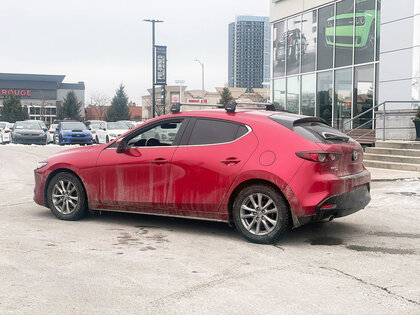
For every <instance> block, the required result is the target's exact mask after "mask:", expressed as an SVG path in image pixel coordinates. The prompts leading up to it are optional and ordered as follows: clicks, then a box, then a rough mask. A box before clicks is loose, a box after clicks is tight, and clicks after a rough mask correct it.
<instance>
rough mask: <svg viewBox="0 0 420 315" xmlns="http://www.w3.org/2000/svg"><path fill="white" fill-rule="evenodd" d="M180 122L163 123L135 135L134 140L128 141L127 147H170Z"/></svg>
mask: <svg viewBox="0 0 420 315" xmlns="http://www.w3.org/2000/svg"><path fill="white" fill-rule="evenodd" d="M181 125H182V120H180V121H170V122H164V123H162V124H160V125H157V126H154V127H152V128H150V129H147V130H145V131H143V132H142V133H140V134H138V135H136V136H135V137H134V138H131V139H130V140H128V146H129V147H146V146H147V147H152V146H153V147H156V146H159V147H161V146H172V145H173V142H174V140H175V137H176V135H177V134H178V131H179V129H180V128H181Z"/></svg>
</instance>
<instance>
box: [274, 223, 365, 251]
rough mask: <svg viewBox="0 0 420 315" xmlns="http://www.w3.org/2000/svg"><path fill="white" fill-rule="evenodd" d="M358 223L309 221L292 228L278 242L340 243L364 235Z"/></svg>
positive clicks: (329, 244)
mask: <svg viewBox="0 0 420 315" xmlns="http://www.w3.org/2000/svg"><path fill="white" fill-rule="evenodd" d="M366 234H367V231H365V230H364V229H363V228H362V227H361V226H360V225H358V224H356V223H351V222H344V221H339V220H337V221H335V220H334V221H333V222H329V221H327V220H324V221H320V222H314V223H309V224H306V225H304V226H301V227H299V228H296V229H293V230H292V231H290V232H289V233H288V234H286V235H284V237H283V238H282V239H281V240H280V241H279V243H283V244H288V245H296V244H302V243H306V244H307V243H309V244H311V245H328V246H333V245H342V244H346V243H347V242H349V241H353V240H355V239H358V238H360V237H361V235H366Z"/></svg>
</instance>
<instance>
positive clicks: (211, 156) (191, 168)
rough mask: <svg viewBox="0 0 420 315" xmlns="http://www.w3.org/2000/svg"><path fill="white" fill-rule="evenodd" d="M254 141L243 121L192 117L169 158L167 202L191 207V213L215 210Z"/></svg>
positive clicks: (176, 207)
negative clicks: (179, 142) (169, 172)
mask: <svg viewBox="0 0 420 315" xmlns="http://www.w3.org/2000/svg"><path fill="white" fill-rule="evenodd" d="M186 138H188V139H186ZM257 143H258V142H257V138H256V136H255V135H254V134H253V133H252V131H251V128H250V127H249V126H246V125H244V124H240V123H237V122H233V121H227V120H221V119H208V118H197V119H193V120H192V121H191V122H190V123H189V127H188V129H187V131H186V132H185V135H184V138H183V139H182V142H181V144H180V146H179V147H178V149H177V150H176V152H175V154H174V156H173V158H172V169H171V182H170V186H169V192H168V197H167V204H168V206H169V207H171V208H174V209H177V210H182V211H192V212H191V213H190V215H192V216H194V215H195V213H194V211H200V212H214V211H217V210H218V208H219V205H220V203H221V201H222V200H223V198H224V196H225V194H226V193H227V191H228V189H229V187H230V185H231V184H232V183H233V181H234V179H235V178H236V176H237V175H238V173H239V171H240V169H241V168H242V167H243V165H244V164H245V163H246V161H247V160H248V159H249V157H250V156H251V154H252V153H253V152H254V150H255V148H256V147H257ZM184 214H185V215H188V213H184Z"/></svg>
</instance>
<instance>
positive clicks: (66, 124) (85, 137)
mask: <svg viewBox="0 0 420 315" xmlns="http://www.w3.org/2000/svg"><path fill="white" fill-rule="evenodd" d="M55 137H56V139H57V140H58V144H60V145H65V144H92V143H93V138H92V133H91V132H90V130H89V128H88V127H86V125H85V124H84V123H82V122H80V121H60V122H59V123H58V126H57V129H56V130H55Z"/></svg>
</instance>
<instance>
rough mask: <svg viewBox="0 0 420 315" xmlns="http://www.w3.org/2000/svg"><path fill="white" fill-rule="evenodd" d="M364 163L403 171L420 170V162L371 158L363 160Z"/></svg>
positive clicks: (368, 165) (369, 165)
mask: <svg viewBox="0 0 420 315" xmlns="http://www.w3.org/2000/svg"><path fill="white" fill-rule="evenodd" d="M363 164H364V165H365V166H366V167H376V168H386V169H393V170H401V171H414V172H420V165H419V164H409V163H394V162H382V161H370V160H363ZM419 176H420V174H419Z"/></svg>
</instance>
